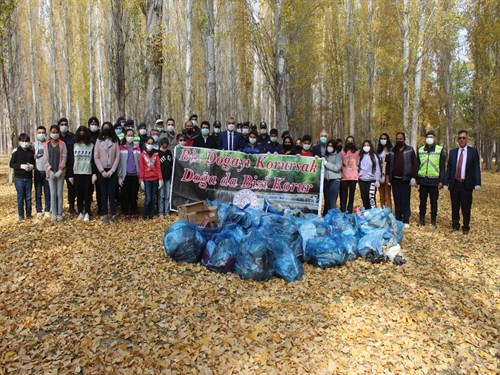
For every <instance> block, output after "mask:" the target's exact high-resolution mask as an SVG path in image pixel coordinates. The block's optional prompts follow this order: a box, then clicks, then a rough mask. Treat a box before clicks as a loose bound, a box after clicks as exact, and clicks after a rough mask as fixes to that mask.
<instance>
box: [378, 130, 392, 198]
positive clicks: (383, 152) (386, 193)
mask: <svg viewBox="0 0 500 375" xmlns="http://www.w3.org/2000/svg"><path fill="white" fill-rule="evenodd" d="M391 149H392V143H391V139H390V137H389V135H388V134H387V133H382V135H381V136H380V138H379V140H378V145H377V154H378V156H379V158H380V164H381V168H380V173H381V177H380V187H379V188H378V192H379V198H380V206H382V207H388V208H392V193H391V186H390V185H389V184H388V183H387V182H388V181H387V179H386V173H387V163H388V161H389V152H390V151H391Z"/></svg>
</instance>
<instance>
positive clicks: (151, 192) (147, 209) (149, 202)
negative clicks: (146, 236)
mask: <svg viewBox="0 0 500 375" xmlns="http://www.w3.org/2000/svg"><path fill="white" fill-rule="evenodd" d="M157 193H158V180H154V181H144V195H145V198H144V210H143V211H142V217H144V218H146V217H147V216H149V217H153V215H154V214H155V207H154V196H155V195H156V194H157Z"/></svg>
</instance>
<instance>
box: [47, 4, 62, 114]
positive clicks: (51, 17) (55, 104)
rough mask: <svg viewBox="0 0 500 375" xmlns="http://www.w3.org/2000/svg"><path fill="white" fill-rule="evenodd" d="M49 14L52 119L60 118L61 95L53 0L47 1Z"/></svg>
mask: <svg viewBox="0 0 500 375" xmlns="http://www.w3.org/2000/svg"><path fill="white" fill-rule="evenodd" d="M47 12H48V16H49V17H48V21H49V25H48V27H49V31H50V48H49V53H50V61H51V64H52V71H51V73H52V117H59V116H60V114H61V113H60V111H59V95H58V92H57V60H56V37H55V25H54V10H53V8H52V0H47Z"/></svg>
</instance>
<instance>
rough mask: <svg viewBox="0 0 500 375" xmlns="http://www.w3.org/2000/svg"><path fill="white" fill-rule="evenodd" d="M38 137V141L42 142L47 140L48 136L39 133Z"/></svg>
mask: <svg viewBox="0 0 500 375" xmlns="http://www.w3.org/2000/svg"><path fill="white" fill-rule="evenodd" d="M36 137H37V138H38V140H39V141H40V142H43V141H45V138H47V137H46V135H45V133H39V134H37V135H36Z"/></svg>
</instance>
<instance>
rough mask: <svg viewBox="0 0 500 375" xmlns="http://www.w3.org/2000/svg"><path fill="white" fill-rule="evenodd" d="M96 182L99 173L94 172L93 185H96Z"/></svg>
mask: <svg viewBox="0 0 500 375" xmlns="http://www.w3.org/2000/svg"><path fill="white" fill-rule="evenodd" d="M96 182H97V175H95V174H93V175H92V185H95V183H96Z"/></svg>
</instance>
